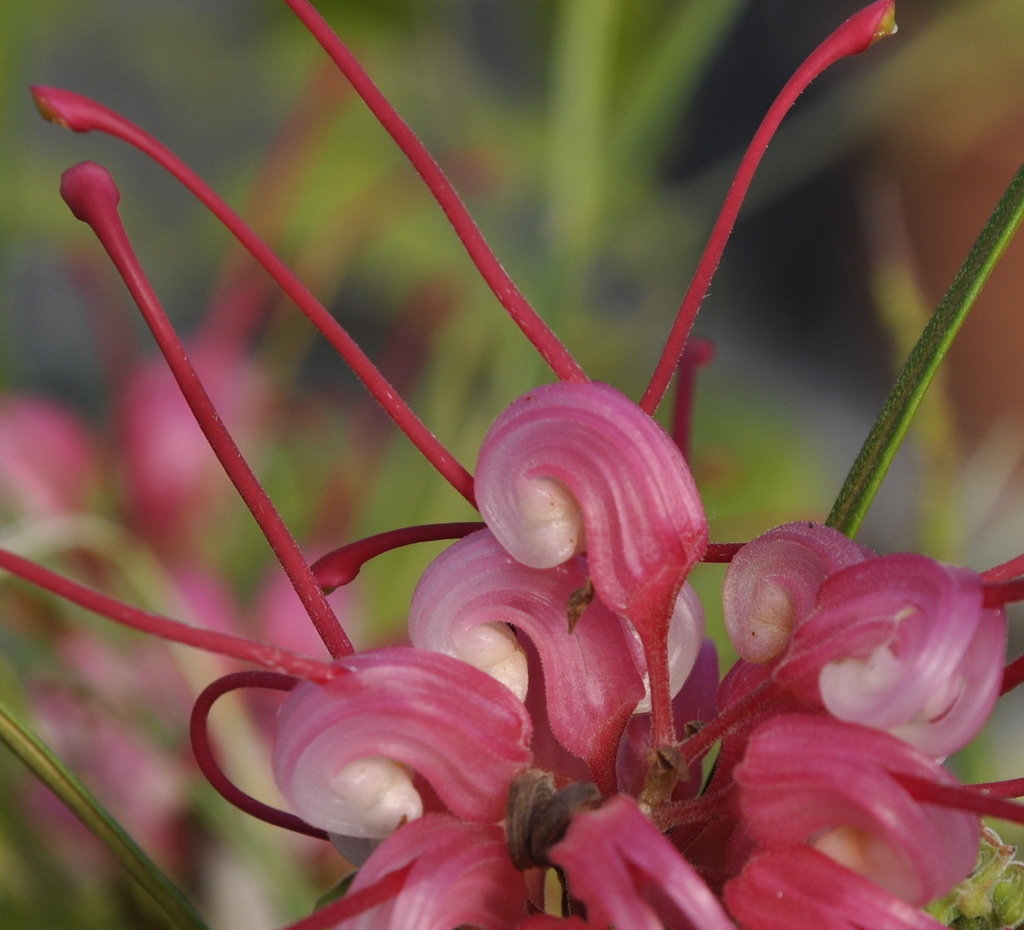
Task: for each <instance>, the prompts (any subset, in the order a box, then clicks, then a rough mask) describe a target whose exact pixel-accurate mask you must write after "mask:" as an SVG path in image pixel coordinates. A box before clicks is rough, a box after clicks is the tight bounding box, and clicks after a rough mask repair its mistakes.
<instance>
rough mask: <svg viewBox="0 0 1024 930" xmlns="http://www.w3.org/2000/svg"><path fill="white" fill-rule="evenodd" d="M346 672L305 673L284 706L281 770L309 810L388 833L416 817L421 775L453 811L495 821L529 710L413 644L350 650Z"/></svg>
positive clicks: (278, 754) (523, 761)
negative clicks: (328, 676) (325, 679)
mask: <svg viewBox="0 0 1024 930" xmlns="http://www.w3.org/2000/svg"><path fill="white" fill-rule="evenodd" d="M341 665H342V666H343V667H344V668H346V669H349V670H350V674H347V675H340V676H339V677H338V678H336V679H334V680H333V681H331V682H329V683H328V684H325V685H319V684H313V683H303V684H301V685H299V686H298V687H296V688H295V690H294V691H293V692H292V693H291V694H290V695H289V696H288V699H287V700H286V701H285V703H284V705H283V706H282V708H281V715H280V720H279V725H278V734H277V739H276V741H275V743H274V749H273V770H274V777H275V779H276V780H277V784H278V786H279V787H280V789H281V791H282V793H283V794H284V795H285V797H286V798H287V799H288V800H289V802H290V803H291V804H292V806H293V807H294V808H295V810H296V811H297V812H298V813H299V815H300V816H302V817H303V818H304V819H305V820H306V821H308V822H309V823H311V824H313V825H314V826H318V827H321V828H322V829H324V830H327V831H329V832H331V833H341V834H346V835H350V836H365V837H380V836H387V835H389V834H390V833H391V832H392V831H393V830H394V829H395V827H397V826H398V825H399V824H400V823H403V822H404V821H406V820H412V819H415V818H416V817H418V816H419V815H420V814H421V813H422V810H423V804H422V801H421V799H420V796H419V792H418V789H417V787H416V785H415V784H414V783H413V780H412V773H413V772H415V773H417V774H418V775H420V776H421V777H422V778H424V779H425V780H426V781H427V782H428V783H429V785H430V787H431V788H432V789H433V790H434V791H435V792H436V793H437V796H438V797H439V798H440V800H441V801H442V802H443V803H444V804H445V805H446V806H447V807H448V809H449V810H450V811H451V812H452V813H454V814H455V815H456V816H458V817H461V818H463V819H465V820H470V821H474V822H480V823H497V822H498V821H499V820H501V819H502V817H503V816H504V810H505V801H506V797H507V794H508V786H509V783H510V782H511V780H512V778H514V777H515V776H516V775H517V774H519V773H520V772H521V771H523V770H524V769H525V768H526V767H527V765H528V764H529V762H530V752H529V749H528V744H529V740H530V735H531V727H530V719H529V717H528V715H527V713H526V711H525V709H524V708H523V705H522V704H521V703H520V702H519V701H518V700H516V698H515V696H514V695H513V694H511V692H509V690H508V689H507V688H505V687H504V685H501V684H499V683H498V682H497V681H495V680H494V679H493V678H491V677H490V676H488V675H485V674H484V673H482V672H480V671H478V670H477V669H475V668H473V667H472V666H470V665H467V664H466V663H464V662H460V661H458V660H456V659H452V658H450V657H449V656H445V655H440V654H438V653H433V652H427V651H425V650H420V649H412V648H408V647H397V648H391V649H378V650H374V651H371V652H363V653H359V654H358V655H354V656H350V657H348V658H346V659H344V660H342V662H341Z"/></svg>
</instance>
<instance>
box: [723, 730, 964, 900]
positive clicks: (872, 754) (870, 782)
mask: <svg viewBox="0 0 1024 930" xmlns="http://www.w3.org/2000/svg"><path fill="white" fill-rule="evenodd" d="M900 775H910V776H914V777H917V778H923V779H927V780H928V781H930V782H932V783H936V784H940V785H951V784H955V783H956V782H955V780H954V779H953V777H952V776H951V775H949V774H948V773H947V772H946V771H945V770H944V769H942V768H941V767H940V766H939V765H938V764H937V763H935V762H933V761H932V760H931V759H929V758H928V757H927V756H926V755H925V754H924V753H922V752H921V751H920V750H917V749H915V748H914V747H913V746H910V745H908V744H907V743H905V742H903V741H902V740H899V739H896V738H895V737H893V736H890V735H889V734H888V733H883V732H881V731H879V730H873V729H871V728H869V727H863V726H859V725H857V724H850V723H843V722H841V721H838V720H833V719H831V718H829V717H824V716H822V717H814V716H809V715H806V714H782V715H779V716H776V717H773V718H771V719H769V720H767V721H766V722H764V723H762V724H761V725H760V726H759V727H758V728H757V729H756V730H755V731H754V733H753V735H752V736H751V738H750V741H749V743H748V745H747V750H746V753H745V755H744V758H743V761H742V762H741V763H740V765H738V766H737V767H736V769H735V772H734V777H735V780H736V784H737V785H738V786H739V789H740V792H739V804H740V809H741V811H742V822H743V826H744V829H745V830H746V831H747V832H748V833H749V834H750V836H751V837H752V838H753V839H754V841H755V842H756V843H757V844H758V846H759V847H761V848H766V849H775V848H780V847H785V846H791V845H793V844H796V843H805V842H806V843H809V844H811V845H813V846H815V847H816V848H817V849H818V850H819V851H821V852H823V853H825V854H826V855H828V856H829V857H830V858H832V859H834V860H836V861H838V862H840V863H841V864H843V865H845V866H847V867H848V868H850V869H852V870H853V871H855V872H858V873H860V874H862V875H864V876H865V877H867V878H869V879H871V880H872V881H874V882H876V883H877V884H878V885H880V886H881V887H883V888H885V889H886V890H887V891H889V892H890V893H891V894H894V895H896V896H897V897H899V898H901V899H902V900H904V901H907V902H908V903H910V904H913V905H915V906H918V907H921V906H924V905H925V904H927V903H928V902H930V901H932V900H934V899H935V898H938V897H940V896H942V895H944V894H945V893H946V892H948V891H949V889H950V888H952V887H953V885H955V884H956V883H957V882H959V881H960V880H961V879H963V878H964V877H965V876H966V875H967V874H968V873H969V872H970V871H971V869H972V868H973V867H974V863H975V859H976V857H977V854H978V839H979V835H980V823H979V820H978V818H977V816H976V815H973V814H970V813H967V812H964V811H959V810H955V809H952V808H947V807H938V806H936V805H933V804H927V803H921V802H920V801H918V800H917V799H916V798H914V797H913V796H911V794H910V793H909V791H908V790H907V789H906V788H904V787H903V785H901V784H900V782H899V780H898V778H897V777H896V776H900ZM925 850H927V854H924V852H923V851H925Z"/></svg>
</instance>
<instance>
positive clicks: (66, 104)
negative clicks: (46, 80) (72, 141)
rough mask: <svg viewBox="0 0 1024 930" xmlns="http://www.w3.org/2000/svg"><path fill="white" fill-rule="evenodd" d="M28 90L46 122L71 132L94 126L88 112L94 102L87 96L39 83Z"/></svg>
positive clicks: (86, 130) (85, 129)
mask: <svg viewBox="0 0 1024 930" xmlns="http://www.w3.org/2000/svg"><path fill="white" fill-rule="evenodd" d="M30 91H31V93H32V99H33V100H34V101H35V104H36V109H37V110H39V113H40V115H41V116H42V117H43V119H45V120H46V121H47V122H49V123H54V124H56V125H57V126H60V127H62V128H64V129H70V130H71V131H72V132H88V131H89V130H90V129H93V128H95V126H94V122H93V120H92V119H91V118H90V113H91V112H92V111H93V110H94V109H95V107H96V104H95V103H93V102H92V101H91V100H90V99H89V98H88V97H83V96H82V95H81V94H76V93H73V92H72V91H70V90H61V89H60V88H59V87H46V86H44V85H41V84H36V85H35V86H33V87H31V88H30Z"/></svg>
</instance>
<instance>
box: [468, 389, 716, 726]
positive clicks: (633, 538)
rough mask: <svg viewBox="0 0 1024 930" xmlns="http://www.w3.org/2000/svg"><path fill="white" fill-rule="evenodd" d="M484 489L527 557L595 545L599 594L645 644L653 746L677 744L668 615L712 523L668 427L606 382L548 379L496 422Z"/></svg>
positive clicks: (511, 548) (486, 512)
mask: <svg viewBox="0 0 1024 930" xmlns="http://www.w3.org/2000/svg"><path fill="white" fill-rule="evenodd" d="M475 489H476V498H477V504H478V506H479V508H480V514H481V516H482V517H483V518H484V522H485V523H486V524H487V526H488V527H489V528H490V530H491V531H492V532H493V533H494V535H495V537H496V538H497V539H498V541H499V542H500V543H501V545H502V546H503V547H504V548H505V549H507V550H508V552H509V554H510V555H511V556H512V557H513V558H514V559H516V560H517V561H519V562H522V563H523V564H524V565H529V566H531V567H533V568H552V567H554V566H556V565H561V564H562V563H564V562H566V561H567V560H568V559H569V558H571V557H572V556H573V555H576V554H579V553H582V552H584V551H585V552H586V554H587V564H588V568H589V574H590V578H591V580H592V582H593V585H594V590H595V591H596V594H597V597H598V598H599V599H600V600H601V601H603V602H604V604H605V605H606V606H607V607H610V608H611V609H612V610H614V611H616V612H618V613H621V614H624V615H625V616H626V617H628V618H629V621H630V622H631V623H632V624H633V626H634V628H635V629H636V631H637V633H638V634H639V636H640V641H641V642H642V643H643V647H644V653H645V655H646V658H647V671H648V674H649V676H650V684H651V701H652V717H653V727H654V731H655V743H656V744H657V745H659V746H663V745H668V744H670V743H672V742H674V739H675V734H674V733H673V732H672V724H671V707H670V706H669V704H670V701H671V696H670V686H669V668H668V645H667V637H668V628H669V617H670V616H671V613H672V609H673V606H674V604H675V599H676V595H677V594H678V593H679V589H680V587H681V586H682V584H683V582H684V581H685V579H686V576H687V574H688V573H689V571H690V569H691V568H692V567H693V565H694V563H695V562H696V561H697V560H698V559H699V558H700V557H701V555H702V554H703V552H704V550H705V549H706V548H707V539H708V527H707V520H706V519H705V516H704V510H703V507H702V505H701V500H700V496H699V494H698V493H697V487H696V485H695V483H694V480H693V476H692V475H691V474H690V469H689V467H688V466H687V464H686V461H685V459H684V458H683V455H682V453H681V452H680V451H679V448H678V447H677V446H676V444H675V443H674V442H673V441H672V439H671V437H670V436H669V435H668V433H666V432H665V431H664V430H663V429H662V428H661V427H660V426H659V425H658V424H657V423H656V422H655V421H654V420H653V419H652V418H651V417H650V416H648V415H647V414H646V413H644V412H643V411H642V410H641V409H640V408H639V407H638V406H637V405H636V404H634V403H633V402H632V401H631V400H629V399H628V398H627V397H625V396H624V395H623V394H620V393H619V392H618V391H616V390H615V389H614V388H611V387H608V386H607V385H604V384H595V383H586V384H580V383H568V382H563V383H559V384H549V385H545V386H543V387H540V388H537V389H536V390H533V391H531V392H530V393H528V394H524V395H523V396H522V397H520V398H519V399H518V400H516V401H514V402H513V403H512V404H511V405H510V406H509V407H508V408H507V409H506V410H505V412H504V413H502V414H501V416H499V417H498V419H497V420H496V421H495V423H494V424H493V425H492V426H491V429H490V430H489V431H488V433H487V436H486V437H485V438H484V443H483V446H482V447H481V450H480V458H479V461H478V463H477V472H476V480H475Z"/></svg>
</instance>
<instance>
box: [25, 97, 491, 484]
mask: <svg viewBox="0 0 1024 930" xmlns="http://www.w3.org/2000/svg"><path fill="white" fill-rule="evenodd" d="M32 93H33V96H34V97H35V101H36V106H37V107H39V111H40V113H42V114H43V116H44V117H46V119H48V120H50V121H52V122H54V123H57V124H58V125H61V126H65V127H66V128H68V129H72V130H74V131H75V132H89V131H91V130H98V131H100V132H105V133H108V134H109V135H112V136H115V137H116V138H118V139H121V140H123V141H124V142H127V143H128V144H129V145H131V146H133V147H134V148H137V149H138V150H139V151H141V152H143V153H144V154H146V155H148V156H149V157H150V158H152V159H153V160H154V161H155V162H156V163H157V164H158V165H160V166H161V167H162V168H163V169H164V170H165V171H167V172H168V173H170V174H171V175H173V176H174V177H175V178H176V179H177V180H178V181H179V182H181V184H183V185H184V186H185V187H186V188H187V189H188V190H189V191H190V192H191V193H192V194H193V195H194V196H195V197H196V198H197V199H198V200H199V201H200V202H201V203H202V204H203V205H204V206H205V207H206V208H207V209H208V210H209V211H210V212H211V213H212V214H213V215H214V216H215V217H217V219H218V220H220V222H221V223H223V224H224V226H225V227H227V229H228V230H229V231H230V232H231V234H232V235H234V236H235V238H236V239H237V240H238V241H239V242H240V243H241V244H242V246H244V247H245V248H246V249H247V250H248V251H249V252H250V253H251V254H252V256H253V258H255V259H256V261H258V262H259V263H260V264H261V265H262V266H263V267H264V269H266V271H267V273H268V274H269V275H270V276H271V277H272V278H273V279H274V280H275V281H276V282H277V284H278V286H279V287H280V288H281V290H283V291H284V292H285V293H286V294H287V295H288V297H289V298H291V300H292V301H293V302H294V303H295V305H296V306H297V307H298V308H299V309H300V310H301V311H302V312H303V313H304V314H305V315H306V316H307V317H308V318H309V319H310V321H311V322H312V323H313V325H314V326H316V328H317V329H318V330H319V331H320V332H321V333H322V334H323V335H324V337H325V338H326V339H327V341H328V342H329V343H330V344H331V346H332V347H333V348H334V350H335V351H336V352H337V353H338V354H339V355H340V356H341V357H342V359H344V361H345V362H346V364H348V366H349V367H350V368H351V369H352V371H353V372H354V374H355V375H356V377H358V378H359V380H360V381H362V382H363V384H364V385H365V386H366V388H367V390H368V391H369V392H370V393H371V394H372V395H373V397H374V398H375V399H376V400H377V402H378V403H379V404H380V405H381V406H382V407H383V408H384V411H385V412H386V413H387V414H388V416H390V417H391V419H392V420H394V422H395V425H396V426H397V427H398V428H399V429H400V430H401V431H402V432H403V433H405V435H406V436H408V437H409V439H410V440H411V442H412V443H413V444H414V445H415V446H416V448H417V449H419V450H420V452H422V453H423V455H424V456H425V457H426V458H427V460H428V461H429V462H430V464H431V465H433V466H434V468H436V469H437V470H438V471H439V472H440V473H441V476H442V477H443V478H444V479H445V480H446V481H447V482H448V483H449V484H451V486H452V487H453V488H455V490H456V491H458V492H459V493H460V494H461V495H462V496H463V497H464V498H466V500H467V501H469V502H470V503H471V504H473V503H474V499H473V478H472V476H471V475H470V474H469V472H468V471H466V469H465V468H464V467H463V466H462V465H461V464H459V462H458V461H457V460H456V459H455V457H454V456H453V455H452V454H451V453H450V452H449V451H448V450H447V449H446V448H445V447H444V445H443V444H442V443H441V442H440V441H439V440H438V438H437V437H436V436H435V435H434V434H433V433H432V432H431V431H430V430H429V429H428V428H427V427H426V425H425V424H424V423H423V422H422V421H421V420H420V419H419V417H417V416H416V414H415V413H414V412H413V410H412V408H411V407H409V405H408V404H407V403H406V402H405V401H404V400H403V399H402V398H401V397H400V396H399V395H398V392H397V391H395V389H394V388H393V387H392V386H391V384H390V383H389V382H388V380H387V379H386V378H385V377H384V375H383V374H381V372H380V371H379V370H378V369H377V367H376V366H375V365H374V364H373V362H372V361H370V358H369V357H368V356H367V355H366V353H365V352H363V350H362V349H361V348H359V346H358V345H357V344H356V342H355V340H353V339H352V337H351V336H350V335H349V334H348V332H346V330H345V328H344V327H343V326H342V325H341V324H340V323H339V322H338V321H337V320H336V319H335V318H334V317H333V316H331V314H330V313H329V312H328V311H327V309H326V308H325V307H324V306H323V304H321V303H320V302H319V301H318V300H317V299H316V298H315V297H314V296H313V294H312V293H311V292H310V291H309V289H308V288H307V287H306V286H305V285H304V284H303V283H302V282H301V281H300V280H299V279H298V278H297V277H296V275H295V274H294V273H293V272H292V270H291V269H290V268H288V266H287V265H285V263H284V262H283V261H281V259H280V258H278V257H277V255H275V254H274V252H273V251H272V250H271V249H270V247H269V246H268V245H267V244H266V243H265V242H264V241H263V240H262V239H260V237H259V236H257V235H256V233H255V232H254V231H253V230H252V229H251V228H250V227H249V226H248V224H246V223H245V221H244V220H242V218H241V217H240V216H239V215H238V214H237V213H235V211H234V210H232V209H231V208H230V207H229V206H228V205H227V204H226V203H225V202H224V201H223V200H222V199H221V198H220V197H219V196H218V195H217V194H216V193H215V192H214V190H213V189H212V188H211V187H210V186H209V185H208V184H207V183H206V182H205V181H203V180H202V178H200V177H199V175H197V174H196V173H195V172H194V171H193V170H192V169H191V168H189V167H188V166H187V165H186V164H185V163H184V162H183V161H181V159H180V158H178V157H177V156H176V155H174V153H173V152H171V151H170V150H169V149H168V148H167V147H166V146H164V145H162V144H161V143H160V142H158V141H157V140H156V139H154V138H153V137H152V136H151V135H149V134H148V133H146V132H144V131H143V130H142V129H141V128H140V127H138V126H136V125H135V124H134V123H132V122H131V121H129V120H127V119H125V118H124V117H123V116H121V115H119V114H117V113H115V112H114V111H113V110H110V109H108V108H107V107H104V106H101V105H100V104H98V103H96V102H95V101H93V100H90V99H89V98H88V97H83V96H82V95H81V94H75V93H72V92H71V91H67V90H60V89H58V88H55V87H34V88H32Z"/></svg>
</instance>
